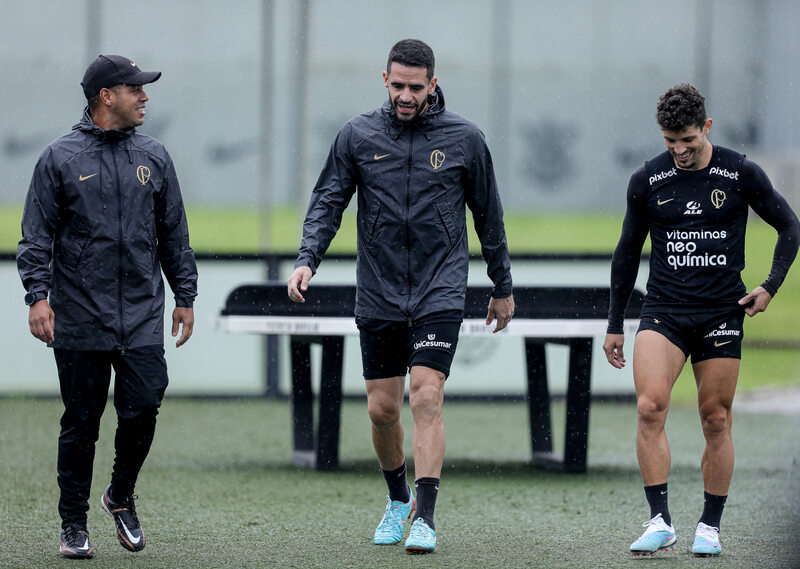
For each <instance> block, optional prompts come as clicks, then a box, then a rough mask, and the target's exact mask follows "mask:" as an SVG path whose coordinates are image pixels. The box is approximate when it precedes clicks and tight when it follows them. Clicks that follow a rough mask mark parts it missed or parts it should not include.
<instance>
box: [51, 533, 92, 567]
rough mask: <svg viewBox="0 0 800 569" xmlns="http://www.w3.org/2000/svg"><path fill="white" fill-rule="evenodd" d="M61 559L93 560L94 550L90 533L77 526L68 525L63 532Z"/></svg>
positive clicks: (60, 549)
mask: <svg viewBox="0 0 800 569" xmlns="http://www.w3.org/2000/svg"><path fill="white" fill-rule="evenodd" d="M58 550H59V551H60V552H61V557H66V558H67V559H91V558H92V557H94V548H93V547H92V544H91V543H89V532H87V531H86V529H85V528H83V527H81V526H77V525H68V526H67V527H65V528H64V529H63V530H61V546H60V547H59V548H58Z"/></svg>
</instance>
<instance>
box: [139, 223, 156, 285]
mask: <svg viewBox="0 0 800 569" xmlns="http://www.w3.org/2000/svg"><path fill="white" fill-rule="evenodd" d="M141 232H142V235H143V236H144V243H145V245H146V251H142V252H141V253H139V252H136V253H135V254H136V264H137V265H139V266H140V267H141V268H142V270H143V271H144V272H145V274H152V273H154V272H155V271H156V270H157V269H158V239H157V237H156V228H155V221H154V217H153V216H152V215H150V216H148V217H147V219H145V220H143V221H142V227H141Z"/></svg>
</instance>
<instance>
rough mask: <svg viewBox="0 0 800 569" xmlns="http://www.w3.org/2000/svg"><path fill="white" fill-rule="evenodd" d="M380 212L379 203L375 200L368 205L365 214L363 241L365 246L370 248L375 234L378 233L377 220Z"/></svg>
mask: <svg viewBox="0 0 800 569" xmlns="http://www.w3.org/2000/svg"><path fill="white" fill-rule="evenodd" d="M380 214H381V203H380V202H378V201H375V202H373V203H372V205H371V206H370V207H369V212H368V214H367V219H366V222H365V224H364V228H363V229H364V241H365V242H366V244H367V247H369V248H370V249H372V244H373V242H374V239H375V236H376V235H377V234H378V220H379V219H380Z"/></svg>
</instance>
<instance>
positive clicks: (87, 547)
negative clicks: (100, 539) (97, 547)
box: [78, 537, 89, 549]
mask: <svg viewBox="0 0 800 569" xmlns="http://www.w3.org/2000/svg"><path fill="white" fill-rule="evenodd" d="M78 549H89V538H88V537H87V538H86V543H84V544H83V545H82V546H81V547H79V548H78Z"/></svg>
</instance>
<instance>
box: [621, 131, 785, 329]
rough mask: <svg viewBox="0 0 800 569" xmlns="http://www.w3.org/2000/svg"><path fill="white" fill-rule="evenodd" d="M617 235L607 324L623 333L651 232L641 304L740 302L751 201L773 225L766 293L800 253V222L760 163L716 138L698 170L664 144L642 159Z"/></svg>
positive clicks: (683, 306) (669, 308) (691, 307)
mask: <svg viewBox="0 0 800 569" xmlns="http://www.w3.org/2000/svg"><path fill="white" fill-rule="evenodd" d="M627 202H628V206H627V211H626V213H625V219H624V221H623V224H622V235H621V237H620V240H619V244H618V245H617V248H616V249H615V250H614V256H613V258H612V261H611V302H610V306H609V313H608V332H609V333H610V334H621V333H622V323H623V318H624V313H625V307H626V306H627V303H628V299H629V298H630V294H631V292H632V290H633V286H634V283H635V281H636V275H637V273H638V270H639V259H640V256H641V252H642V246H643V245H644V242H645V239H646V238H647V235H648V233H649V234H650V240H651V245H652V250H651V254H650V276H649V278H648V281H647V295H646V296H645V302H644V307H643V310H651V309H657V310H659V311H662V312H676V313H687V312H693V311H695V310H698V309H700V310H727V309H732V308H736V307H738V306H739V305H738V301H739V299H740V298H742V297H743V296H744V295H745V294H747V290H746V288H745V285H744V283H743V282H742V279H741V275H740V273H741V271H742V269H743V268H744V244H745V228H746V225H747V214H748V207H752V208H753V210H754V211H755V212H756V213H757V214H758V215H759V216H760V217H761V218H762V219H764V221H766V222H767V223H769V224H770V225H771V226H772V227H774V228H775V229H776V230H777V231H778V241H777V244H776V246H775V251H774V255H773V261H772V270H771V271H770V274H769V277H768V278H767V279H766V280H765V281H764V283H763V284H762V286H763V287H764V289H765V290H766V291H767V292H769V293H770V294H771V295H773V296H774V295H775V293H776V292H777V291H778V288H779V287H780V285H781V283H782V282H783V279H784V278H785V277H786V273H787V271H788V270H789V266H790V265H791V264H792V261H793V260H794V258H795V256H796V255H797V249H798V240H799V239H800V222H798V220H797V216H796V215H795V214H794V212H793V211H792V210H791V208H790V207H789V205H788V204H787V203H786V200H785V199H784V198H783V197H782V196H781V195H780V194H778V193H777V192H776V191H775V190H774V189H773V187H772V184H771V183H770V181H769V178H768V177H767V175H766V174H765V173H764V171H763V170H762V169H761V168H760V167H759V166H758V165H757V164H756V163H754V162H753V161H751V160H747V159H746V158H745V157H744V156H743V155H742V154H739V153H738V152H734V151H732V150H729V149H727V148H723V147H720V146H715V147H714V148H713V151H712V156H711V160H710V162H709V164H708V166H706V167H705V168H703V169H701V170H681V169H678V168H677V167H676V166H675V163H674V161H673V159H672V156H671V155H670V153H669V152H664V153H662V154H660V155H659V156H657V157H656V158H654V159H653V160H650V161H648V162H646V163H645V165H644V166H642V167H641V168H639V169H638V170H636V172H634V174H633V175H632V176H631V179H630V182H629V184H628V196H627Z"/></svg>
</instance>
